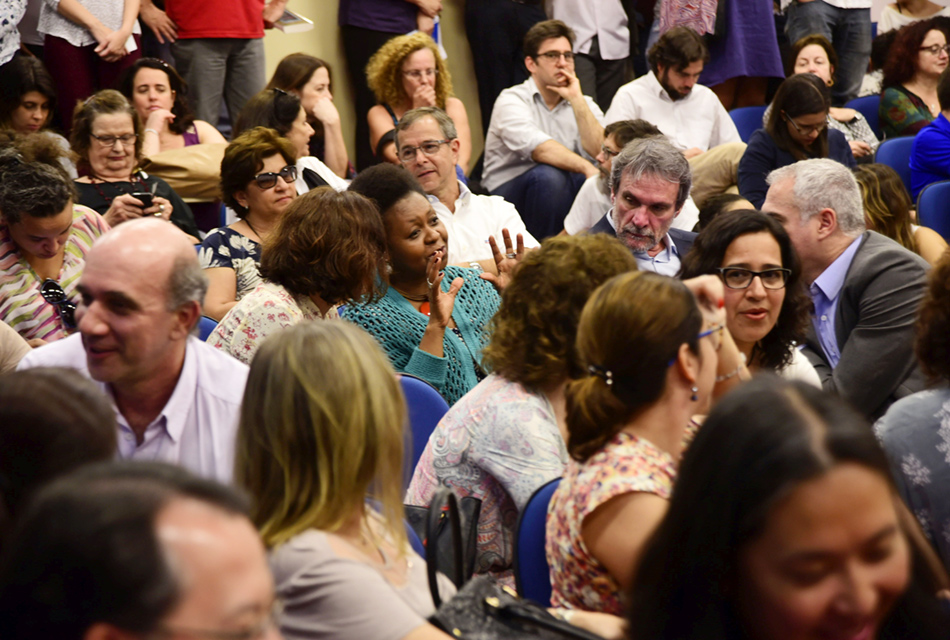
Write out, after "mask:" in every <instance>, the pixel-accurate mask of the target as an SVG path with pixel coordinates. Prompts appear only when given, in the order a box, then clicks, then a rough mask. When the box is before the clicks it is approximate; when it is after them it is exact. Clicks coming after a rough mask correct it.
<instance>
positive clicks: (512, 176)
mask: <svg viewBox="0 0 950 640" xmlns="http://www.w3.org/2000/svg"><path fill="white" fill-rule="evenodd" d="M573 41H574V32H573V31H571V29H570V28H569V27H568V26H567V25H565V24H564V23H563V22H561V21H560V20H546V21H544V22H539V23H538V24H536V25H534V26H533V27H531V29H530V30H529V31H528V33H527V35H526V36H525V39H524V52H525V56H526V57H525V66H526V67H527V68H528V72H529V73H530V74H531V77H530V78H528V79H527V80H526V81H525V82H524V83H522V84H520V85H516V86H514V87H510V88H508V89H505V90H504V91H502V93H501V95H500V96H498V100H496V101H495V108H494V110H493V111H492V117H491V124H490V125H489V127H488V136H487V137H486V139H485V172H484V177H483V179H482V184H483V185H484V187H485V188H486V189H488V190H489V191H490V192H491V193H493V194H495V195H500V196H502V197H503V198H504V199H505V200H507V201H508V202H510V203H512V204H513V205H515V208H517V209H518V211H519V213H521V217H522V218H523V219H524V222H525V225H526V227H527V229H528V231H529V232H531V234H532V235H533V236H534V237H536V238H538V239H543V238H546V237H548V236H553V235H555V234H557V233H559V232H560V231H561V229H562V228H563V226H564V217H565V216H567V212H568V211H569V210H570V208H571V203H572V202H573V201H574V196H575V195H577V191H578V189H580V188H581V184H582V183H583V182H584V179H585V178H588V177H590V176H595V175H597V173H598V170H597V167H595V166H594V164H593V162H592V160H593V158H594V156H595V155H597V153H598V152H599V151H600V145H601V143H602V142H603V140H604V129H603V126H602V123H601V121H602V119H603V113H602V112H601V110H600V108H599V107H598V106H597V104H596V103H595V102H594V101H593V100H592V99H591V98H589V97H587V96H585V95H583V93H582V92H581V86H580V82H579V81H578V79H577V76H576V75H574V52H573V49H572V47H573V45H572V43H573Z"/></svg>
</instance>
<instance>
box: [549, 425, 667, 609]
mask: <svg viewBox="0 0 950 640" xmlns="http://www.w3.org/2000/svg"><path fill="white" fill-rule="evenodd" d="M675 477H676V464H675V462H674V460H673V458H672V456H670V455H669V454H668V453H666V452H664V451H662V450H660V449H659V448H657V447H656V446H655V445H654V444H653V443H651V442H649V441H648V440H645V439H643V438H639V437H637V436H635V435H632V434H630V433H626V432H623V431H622V432H620V433H618V434H617V435H615V436H614V437H613V438H612V439H611V440H610V442H608V443H607V444H606V445H605V446H604V448H603V449H601V450H600V451H598V452H597V453H595V454H594V455H593V456H591V457H590V459H588V460H587V461H586V462H584V463H578V462H577V461H575V460H571V461H570V462H569V463H568V466H567V473H565V474H564V479H563V480H561V484H560V485H558V488H557V490H556V491H555V492H554V496H553V497H552V498H551V504H550V505H549V507H548V521H547V533H546V536H545V538H546V540H545V551H546V553H547V557H548V564H549V565H550V567H551V586H552V592H551V605H552V606H554V607H565V608H568V609H583V610H586V611H602V612H604V613H613V614H615V615H621V616H622V615H624V611H625V608H624V603H623V602H622V601H621V598H620V591H621V590H620V585H619V584H617V582H616V580H614V579H613V577H611V575H610V574H609V573H607V569H606V567H604V565H602V564H601V563H600V562H599V561H597V560H596V559H595V558H594V557H593V556H592V555H591V554H590V551H588V549H587V545H586V544H584V539H583V538H582V537H581V526H582V524H583V522H584V518H586V517H587V516H588V515H590V514H591V513H593V512H594V510H595V509H597V507H599V506H600V505H602V504H604V503H605V502H607V501H608V500H610V499H611V498H614V497H616V496H620V495H624V494H626V493H633V492H645V493H653V494H656V495H658V496H660V497H661V498H664V499H667V500H668V499H669V497H670V493H671V492H672V490H673V480H674V478H675Z"/></svg>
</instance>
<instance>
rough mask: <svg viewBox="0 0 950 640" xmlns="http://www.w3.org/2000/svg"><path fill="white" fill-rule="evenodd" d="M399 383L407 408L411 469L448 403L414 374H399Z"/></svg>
mask: <svg viewBox="0 0 950 640" xmlns="http://www.w3.org/2000/svg"><path fill="white" fill-rule="evenodd" d="M399 384H400V385H401V386H402V393H403V395H404V396H405V397H406V405H407V407H408V409H409V427H410V432H411V433H412V458H411V460H410V462H412V467H410V468H411V469H415V468H416V465H417V464H418V463H419V458H420V457H422V452H423V451H424V450H425V448H426V443H428V442H429V436H431V435H432V432H433V431H435V426H436V425H437V424H439V420H441V419H442V416H444V415H445V414H446V413H447V412H448V410H449V403H448V402H446V401H445V398H443V397H442V394H440V393H439V392H438V391H437V390H436V388H435V387H433V386H432V385H431V384H429V383H428V382H426V381H425V380H423V379H422V378H417V377H416V376H413V375H409V374H408V373H400V374H399Z"/></svg>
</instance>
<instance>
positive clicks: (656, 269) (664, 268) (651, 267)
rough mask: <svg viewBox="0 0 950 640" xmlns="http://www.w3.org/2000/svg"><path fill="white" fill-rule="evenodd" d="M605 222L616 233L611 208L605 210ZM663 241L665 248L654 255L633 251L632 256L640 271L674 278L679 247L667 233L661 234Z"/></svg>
mask: <svg viewBox="0 0 950 640" xmlns="http://www.w3.org/2000/svg"><path fill="white" fill-rule="evenodd" d="M607 222H609V223H610V226H611V227H613V230H614V233H617V222H616V221H615V220H614V210H613V208H611V209H610V211H608V212H607ZM663 243H664V244H665V245H666V246H665V248H664V249H663V250H662V251H660V252H659V253H658V254H656V255H655V256H651V255H650V254H649V253H647V252H646V251H634V252H633V257H634V258H635V259H636V261H637V268H638V269H639V270H640V271H652V272H653V273H659V274H660V275H661V276H670V277H671V278H675V277H676V274H678V273H679V272H680V252H679V249H677V248H676V243H675V242H673V238H671V237H670V234H669V233H667V234H666V235H665V236H663Z"/></svg>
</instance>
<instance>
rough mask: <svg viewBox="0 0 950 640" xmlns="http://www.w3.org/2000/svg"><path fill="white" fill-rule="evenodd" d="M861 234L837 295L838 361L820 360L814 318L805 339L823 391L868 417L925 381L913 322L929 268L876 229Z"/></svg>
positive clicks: (878, 412) (879, 411)
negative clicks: (833, 364)
mask: <svg viewBox="0 0 950 640" xmlns="http://www.w3.org/2000/svg"><path fill="white" fill-rule="evenodd" d="M862 238H863V241H862V243H861V246H860V247H859V248H858V251H857V253H855V254H854V260H852V262H851V266H850V268H849V269H848V274H847V276H845V280H844V285H843V286H842V288H841V292H840V293H839V294H838V308H837V310H836V312H835V337H836V338H837V340H838V348H839V352H840V353H841V358H840V360H839V361H838V366H837V367H835V368H834V370H832V369H831V367H830V366H829V364H828V362H827V361H826V360H825V352H824V350H823V349H822V348H821V343H820V342H819V341H818V335H817V334H816V333H815V329H814V325H813V324H810V326H809V331H808V334H809V335H808V344H809V346H810V347H811V348H812V351H813V353H812V354H810V357H809V359H810V360H811V362H812V364H813V365H814V366H815V369H816V370H817V371H818V376H819V377H820V378H821V381H822V386H823V387H824V388H825V390H827V391H832V392H835V393H837V394H839V395H840V396H842V397H843V398H845V399H847V400H848V401H850V402H851V404H852V405H854V406H855V407H856V408H857V409H858V410H859V411H860V412H861V413H863V414H864V415H866V416H868V417H869V418H871V419H874V418H877V417H879V416H881V415H882V414H883V413H884V412H885V411H886V410H887V408H888V407H889V406H890V405H891V404H892V403H893V402H894V401H895V400H898V399H900V398H903V397H904V396H907V395H910V394H912V393H915V392H917V391H920V390H922V389H923V388H924V387H925V383H926V378H925V376H924V375H923V374H922V373H921V371H920V368H919V366H918V364H917V357H916V356H915V355H914V323H915V321H916V319H917V308H918V306H920V300H921V298H922V297H923V294H924V286H925V283H926V279H927V271H928V270H929V268H930V266H929V265H928V264H927V262H926V261H925V260H924V259H923V258H921V257H920V256H918V255H917V254H915V253H912V252H911V251H908V250H907V249H905V248H904V247H902V246H900V245H899V244H897V243H896V242H894V241H893V240H891V239H890V238H887V237H885V236H882V235H881V234H879V233H875V232H874V231H866V232H865V233H864V235H863V236H862ZM807 352H808V350H806V353H807Z"/></svg>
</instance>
